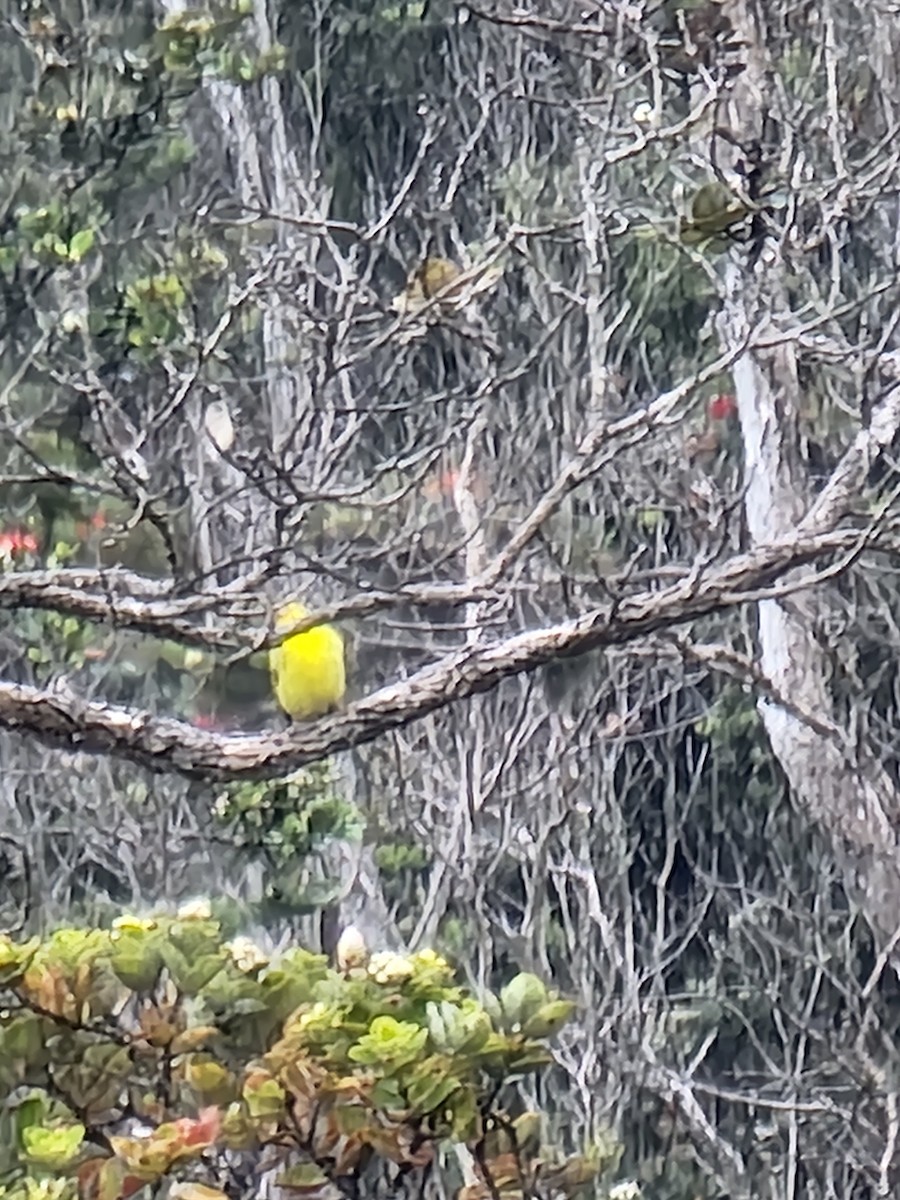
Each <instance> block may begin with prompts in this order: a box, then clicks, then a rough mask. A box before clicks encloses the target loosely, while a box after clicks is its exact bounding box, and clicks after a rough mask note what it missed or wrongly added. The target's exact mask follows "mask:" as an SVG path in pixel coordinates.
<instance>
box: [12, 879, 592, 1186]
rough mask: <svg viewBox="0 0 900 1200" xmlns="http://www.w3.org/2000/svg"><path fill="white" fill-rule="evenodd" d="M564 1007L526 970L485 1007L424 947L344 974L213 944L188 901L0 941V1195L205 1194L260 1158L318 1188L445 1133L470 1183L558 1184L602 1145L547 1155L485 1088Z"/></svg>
mask: <svg viewBox="0 0 900 1200" xmlns="http://www.w3.org/2000/svg"><path fill="white" fill-rule="evenodd" d="M571 1007H572V1006H571V1005H569V1004H568V1003H567V1002H566V1001H563V1000H560V999H558V998H556V997H554V996H553V995H552V994H551V993H550V992H549V991H548V990H547V988H546V987H545V986H544V985H543V984H542V983H541V981H540V980H538V979H537V978H535V977H534V976H530V975H520V976H518V977H516V978H515V979H513V980H511V981H510V982H509V983H508V984H507V986H506V987H505V988H504V989H503V990H502V991H501V992H500V994H499V995H498V996H493V997H489V998H488V1001H487V1002H486V1003H481V1002H479V1001H478V1000H477V999H476V998H475V997H474V996H472V995H470V994H468V993H467V992H466V991H465V990H464V989H463V988H462V987H460V986H459V985H458V984H457V983H456V982H455V980H454V977H453V972H452V970H451V968H450V967H449V965H448V964H447V963H446V962H445V961H444V960H443V959H442V958H440V957H439V956H438V955H437V954H435V953H434V952H432V951H428V950H424V951H421V952H419V953H417V954H413V955H410V956H404V955H398V954H393V953H386V952H385V953H377V954H373V955H371V956H370V957H369V958H368V959H367V961H361V962H359V963H358V964H357V965H355V966H354V967H352V968H351V969H348V970H345V971H344V972H338V971H335V970H333V969H331V968H330V967H329V966H328V964H327V962H326V960H325V959H324V958H323V957H322V956H320V955H316V954H312V953H309V952H307V951H305V950H302V949H299V948H295V949H292V950H289V951H288V952H286V953H285V954H283V955H282V956H280V957H279V958H278V959H277V960H271V959H270V958H269V956H268V955H267V954H266V953H264V952H263V951H262V950H261V949H260V947H259V946H257V945H256V944H255V943H253V942H252V941H250V940H249V939H247V938H244V937H235V938H233V939H232V940H230V941H226V940H224V938H223V935H222V930H221V927H220V924H219V922H218V921H216V920H215V919H214V918H213V916H212V914H211V909H210V906H209V905H208V904H206V903H205V902H202V901H201V902H194V903H193V904H191V905H189V906H185V907H184V908H182V909H180V910H179V911H178V913H176V914H175V915H174V916H173V915H162V914H160V915H156V916H153V915H147V916H138V915H133V916H124V917H120V918H118V919H117V920H115V921H113V923H112V926H111V927H110V928H109V929H92V930H90V929H89V930H79V929H71V928H68V929H60V930H57V931H56V932H55V933H53V934H51V935H49V936H47V937H45V938H44V939H39V938H37V937H35V938H32V939H30V940H28V941H24V942H15V941H13V940H12V939H11V938H9V937H7V936H0V1189H2V1192H0V1194H2V1195H3V1197H4V1200H32V1198H33V1197H35V1196H37V1195H40V1196H51V1195H52V1196H55V1197H59V1200H68V1198H69V1197H73V1198H74V1196H75V1195H76V1192H77V1194H79V1195H80V1196H82V1197H88V1198H97V1200H99V1198H101V1197H102V1198H103V1200H123V1198H124V1197H127V1196H129V1195H131V1194H132V1193H134V1192H136V1191H137V1190H139V1189H141V1188H143V1187H146V1186H154V1185H156V1184H159V1183H162V1182H163V1181H166V1182H168V1183H170V1184H171V1183H176V1182H179V1183H180V1182H182V1181H185V1182H187V1181H190V1183H191V1185H192V1187H194V1188H199V1189H200V1190H199V1191H198V1192H197V1193H196V1194H197V1195H198V1196H199V1195H202V1196H204V1197H205V1198H206V1200H211V1197H213V1196H214V1197H219V1196H221V1194H222V1193H221V1192H219V1191H217V1190H215V1191H214V1190H210V1189H216V1188H220V1187H227V1186H228V1185H229V1182H230V1184H231V1185H235V1183H236V1180H237V1178H239V1177H245V1175H244V1176H241V1172H246V1171H247V1170H248V1169H249V1170H253V1169H254V1166H255V1165H258V1164H259V1163H260V1162H261V1161H263V1157H264V1159H265V1162H266V1164H267V1166H268V1167H270V1168H278V1167H280V1169H281V1170H282V1171H283V1175H282V1176H281V1178H280V1180H279V1182H281V1183H283V1184H284V1185H285V1186H293V1187H297V1186H302V1187H303V1190H304V1191H305V1192H307V1193H308V1194H309V1195H310V1196H317V1195H319V1194H322V1193H324V1191H325V1189H326V1185H327V1184H328V1183H329V1182H330V1181H334V1180H335V1179H336V1178H337V1177H339V1176H347V1175H350V1174H356V1175H357V1176H361V1175H363V1174H364V1173H366V1172H372V1171H377V1170H379V1169H384V1168H386V1167H388V1166H390V1165H391V1164H392V1165H393V1167H400V1168H401V1169H403V1170H404V1171H407V1172H408V1171H417V1170H421V1169H424V1168H425V1167H427V1166H428V1165H429V1164H430V1163H431V1162H432V1161H433V1160H434V1158H435V1153H436V1150H437V1146H438V1144H439V1143H440V1141H441V1140H442V1139H445V1138H448V1137H452V1138H455V1139H458V1140H461V1141H463V1142H465V1143H466V1144H467V1145H468V1146H469V1147H470V1148H471V1151H472V1153H473V1157H474V1158H475V1161H476V1162H477V1164H478V1167H479V1171H480V1172H481V1175H482V1177H483V1180H484V1183H485V1188H486V1189H487V1187H488V1181H490V1186H491V1187H493V1186H494V1185H493V1179H494V1177H495V1175H496V1177H497V1179H498V1181H499V1180H500V1179H507V1183H508V1180H509V1177H510V1171H511V1163H512V1162H515V1163H519V1162H521V1171H520V1174H521V1176H522V1178H523V1179H524V1176H525V1172H526V1169H527V1171H528V1172H529V1173H530V1177H534V1178H535V1179H538V1180H540V1179H546V1180H547V1181H548V1183H550V1182H552V1183H553V1186H554V1190H562V1192H563V1193H564V1194H566V1195H571V1194H574V1192H575V1191H577V1190H578V1188H579V1187H581V1186H583V1184H584V1183H586V1182H588V1181H590V1180H591V1179H593V1178H594V1176H595V1175H596V1173H597V1170H598V1169H600V1167H601V1165H602V1162H601V1157H602V1156H601V1155H600V1154H599V1153H597V1152H587V1153H585V1154H583V1155H580V1156H577V1157H575V1158H570V1159H565V1160H563V1161H558V1160H542V1159H541V1157H540V1151H541V1138H540V1120H539V1119H536V1118H535V1115H534V1114H532V1115H531V1116H530V1117H528V1119H527V1120H525V1119H523V1118H516V1119H515V1120H511V1119H510V1117H509V1116H508V1115H507V1114H506V1112H505V1111H504V1110H503V1109H502V1108H501V1107H500V1106H499V1104H498V1103H497V1096H498V1095H499V1093H500V1091H501V1089H502V1087H503V1085H504V1083H505V1082H506V1081H507V1080H509V1079H510V1078H511V1077H514V1076H515V1075H516V1074H521V1073H522V1072H523V1071H528V1070H531V1069H533V1068H535V1067H537V1066H540V1065H542V1064H543V1063H545V1062H546V1061H547V1060H548V1054H547V1050H546V1047H545V1045H544V1044H543V1041H544V1039H545V1038H546V1037H547V1036H549V1035H550V1033H552V1032H553V1031H555V1030H556V1029H558V1028H559V1026H560V1024H561V1023H562V1021H563V1020H564V1019H565V1016H566V1015H567V1014H568V1013H569V1012H571ZM504 1131H505V1132H504ZM526 1160H527V1162H526ZM517 1178H518V1176H517ZM506 1190H507V1188H506V1187H504V1191H506ZM486 1194H487V1192H486Z"/></svg>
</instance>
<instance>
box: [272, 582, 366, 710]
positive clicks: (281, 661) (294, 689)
mask: <svg viewBox="0 0 900 1200" xmlns="http://www.w3.org/2000/svg"><path fill="white" fill-rule="evenodd" d="M306 611H307V610H306V609H305V608H304V607H303V606H302V605H300V604H297V603H292V604H288V605H285V607H284V608H283V609H282V610H281V611H280V612H279V614H278V622H277V626H276V628H278V629H284V628H285V627H286V626H287V627H290V626H291V625H294V624H296V623H297V622H298V621H300V620H302V618H303V617H304V616H306ZM269 669H270V671H271V673H272V684H273V686H274V688H275V697H276V699H277V700H278V703H279V704H280V705H281V707H282V708H283V709H284V711H285V712H286V713H287V714H288V716H291V717H298V718H303V717H317V716H321V715H322V714H323V713H327V712H330V711H331V710H332V709H334V708H337V707H338V705H339V704H340V702H341V700H342V699H343V698H344V692H345V691H346V686H347V683H346V676H345V670H344V641H343V638H342V637H341V635H340V634H339V633H338V631H337V630H336V629H334V628H333V627H332V626H331V625H317V626H316V627H315V628H314V629H308V630H306V632H305V633H297V634H294V636H293V637H289V638H286V639H285V640H284V641H283V642H282V643H281V645H280V646H276V647H274V648H273V649H272V650H270V651H269Z"/></svg>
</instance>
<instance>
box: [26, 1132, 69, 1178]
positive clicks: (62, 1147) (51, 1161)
mask: <svg viewBox="0 0 900 1200" xmlns="http://www.w3.org/2000/svg"><path fill="white" fill-rule="evenodd" d="M83 1141H84V1126H83V1125H81V1124H75V1125H60V1126H58V1127H57V1128H56V1129H38V1128H35V1127H31V1128H29V1129H24V1130H23V1131H22V1146H23V1149H24V1151H25V1157H26V1158H28V1159H29V1160H30V1161H31V1162H33V1163H36V1164H37V1165H39V1166H43V1167H51V1168H55V1169H59V1168H61V1167H66V1166H68V1165H69V1163H71V1161H72V1159H73V1158H75V1156H76V1155H77V1154H78V1151H79V1149H80V1148H81V1143H82V1142H83Z"/></svg>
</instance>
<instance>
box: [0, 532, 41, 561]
mask: <svg viewBox="0 0 900 1200" xmlns="http://www.w3.org/2000/svg"><path fill="white" fill-rule="evenodd" d="M37 548H38V540H37V538H36V537H35V536H34V534H33V533H29V532H28V530H27V529H4V530H3V532H2V533H0V558H13V557H14V556H15V555H18V554H36V553H37Z"/></svg>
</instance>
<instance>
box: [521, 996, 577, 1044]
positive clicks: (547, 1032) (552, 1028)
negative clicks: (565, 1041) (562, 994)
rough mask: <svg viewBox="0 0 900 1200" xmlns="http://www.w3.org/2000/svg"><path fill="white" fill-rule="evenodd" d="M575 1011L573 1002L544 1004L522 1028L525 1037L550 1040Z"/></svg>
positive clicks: (557, 1001) (563, 1001)
mask: <svg viewBox="0 0 900 1200" xmlns="http://www.w3.org/2000/svg"><path fill="white" fill-rule="evenodd" d="M574 1011H575V1005H574V1004H573V1003H572V1001H571V1000H550V1001H549V1002H548V1003H547V1004H542V1005H541V1007H540V1008H539V1009H538V1010H537V1012H536V1013H535V1014H534V1016H533V1017H530V1018H529V1019H528V1020H527V1021H526V1022H525V1023H524V1025H523V1026H522V1033H523V1034H524V1035H525V1037H535V1038H548V1037H552V1036H553V1034H555V1033H558V1032H559V1031H560V1029H562V1027H563V1025H565V1023H566V1021H568V1019H569V1017H571V1015H572V1013H573V1012H574Z"/></svg>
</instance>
